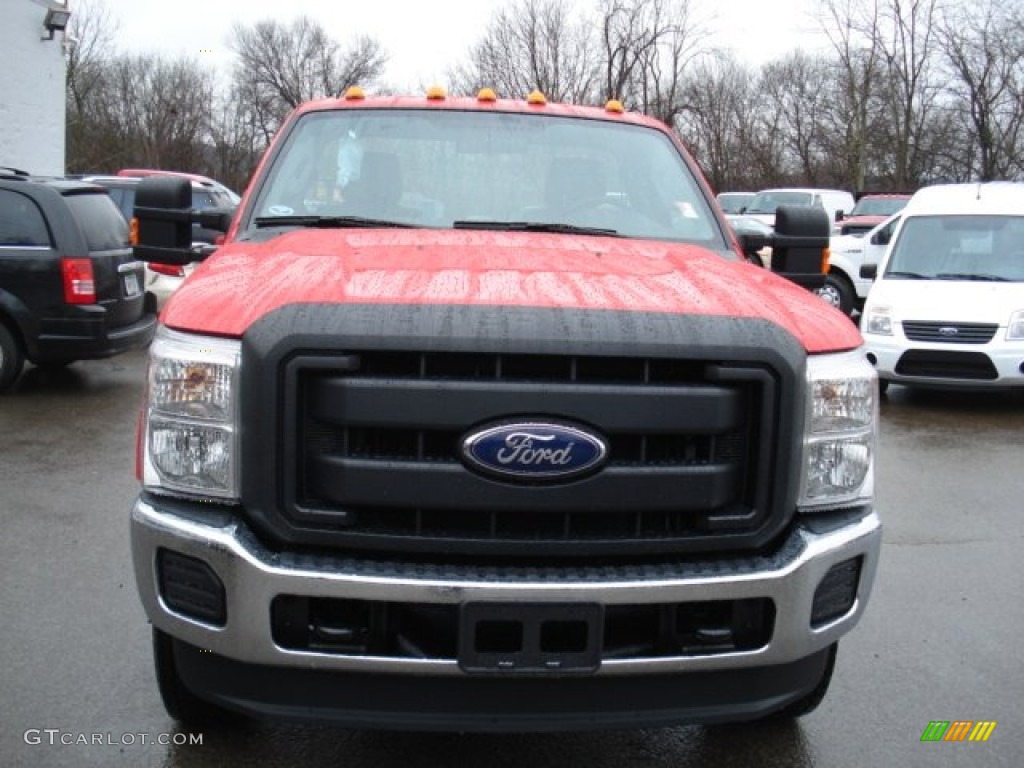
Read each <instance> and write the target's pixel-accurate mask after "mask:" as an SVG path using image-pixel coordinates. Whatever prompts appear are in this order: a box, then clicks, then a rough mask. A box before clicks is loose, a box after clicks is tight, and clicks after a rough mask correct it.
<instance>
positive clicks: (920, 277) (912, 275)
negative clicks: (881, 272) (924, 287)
mask: <svg viewBox="0 0 1024 768" xmlns="http://www.w3.org/2000/svg"><path fill="white" fill-rule="evenodd" d="M885 276H886V277H905V278H907V279H908V280H931V277H929V276H928V275H922V274H921V273H920V272H886V273H885Z"/></svg>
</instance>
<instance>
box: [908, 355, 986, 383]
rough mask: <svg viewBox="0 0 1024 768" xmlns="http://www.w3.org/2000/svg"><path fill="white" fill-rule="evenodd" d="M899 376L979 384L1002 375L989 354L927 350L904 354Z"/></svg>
mask: <svg viewBox="0 0 1024 768" xmlns="http://www.w3.org/2000/svg"><path fill="white" fill-rule="evenodd" d="M896 373H898V374H900V375H901V376H918V377H921V378H937V379H967V380H977V381H992V380H994V379H997V378H999V372H998V371H996V368H995V366H994V365H993V364H992V361H991V360H990V359H989V357H988V355H985V354H982V353H981V352H940V351H935V352H933V351H930V350H923V349H911V350H908V351H907V352H904V353H903V354H902V355H901V356H900V359H899V362H897V363H896Z"/></svg>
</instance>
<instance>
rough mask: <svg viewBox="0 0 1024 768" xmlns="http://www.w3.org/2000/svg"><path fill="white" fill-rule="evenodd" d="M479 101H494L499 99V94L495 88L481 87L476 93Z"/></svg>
mask: <svg viewBox="0 0 1024 768" xmlns="http://www.w3.org/2000/svg"><path fill="white" fill-rule="evenodd" d="M476 100H477V101H486V102H493V101H497V100H498V94H496V93H495V92H494V89H493V88H481V89H480V90H479V91H478V92H477V94H476Z"/></svg>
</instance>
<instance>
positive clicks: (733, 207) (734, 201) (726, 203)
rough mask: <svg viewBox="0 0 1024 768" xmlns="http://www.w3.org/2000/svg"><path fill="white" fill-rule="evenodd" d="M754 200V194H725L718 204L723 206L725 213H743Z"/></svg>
mask: <svg viewBox="0 0 1024 768" xmlns="http://www.w3.org/2000/svg"><path fill="white" fill-rule="evenodd" d="M753 199H754V195H753V193H751V194H749V195H744V194H740V193H737V192H723V193H722V194H720V195H719V196H718V204H719V205H720V206H722V211H723V213H742V212H743V207H744V206H745V205H748V204H749V203H750V201H751V200H753Z"/></svg>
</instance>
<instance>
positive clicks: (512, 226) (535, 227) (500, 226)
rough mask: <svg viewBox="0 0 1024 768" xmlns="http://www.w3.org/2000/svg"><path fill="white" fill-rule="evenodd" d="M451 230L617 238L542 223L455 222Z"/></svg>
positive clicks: (594, 229) (587, 229) (611, 232)
mask: <svg viewBox="0 0 1024 768" xmlns="http://www.w3.org/2000/svg"><path fill="white" fill-rule="evenodd" d="M452 228H453V229H493V230H497V231H499V232H554V233H555V234H558V235H597V236H605V237H617V236H618V234H619V233H618V230H615V229H603V228H601V227H577V226H575V225H573V224H552V223H545V222H542V221H475V220H465V221H455V222H452Z"/></svg>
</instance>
